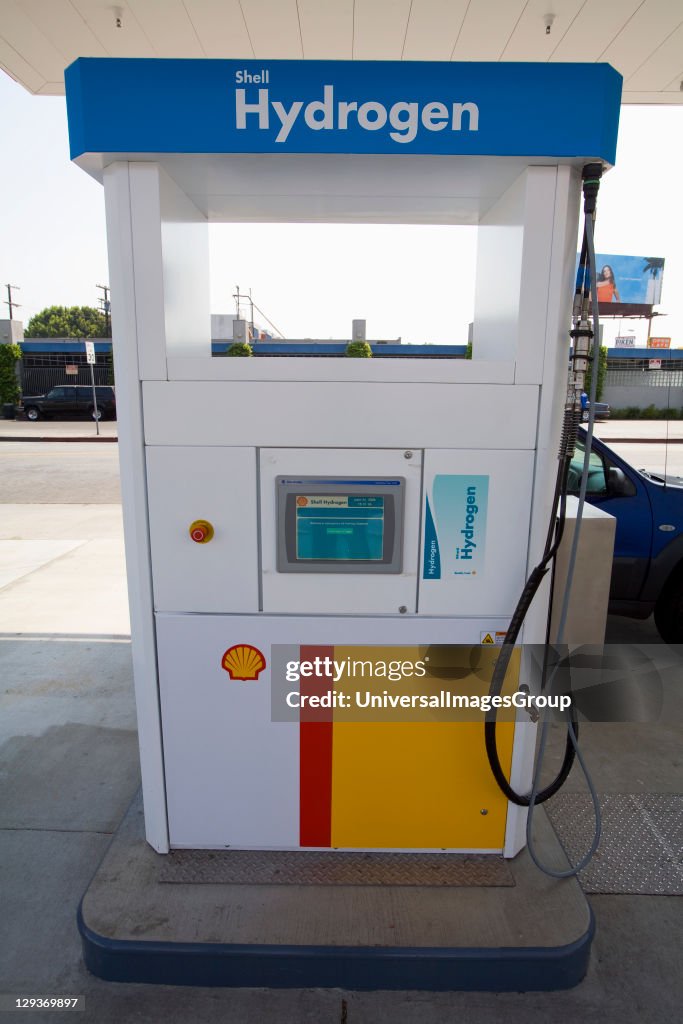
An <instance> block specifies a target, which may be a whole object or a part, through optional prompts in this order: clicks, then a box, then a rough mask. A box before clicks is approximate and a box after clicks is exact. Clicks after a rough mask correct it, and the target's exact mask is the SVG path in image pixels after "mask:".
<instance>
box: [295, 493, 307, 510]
mask: <svg viewBox="0 0 683 1024" xmlns="http://www.w3.org/2000/svg"><path fill="white" fill-rule="evenodd" d="M296 503H297V505H298V506H299V508H303V507H304V506H305V505H308V498H307V497H306V496H305V495H304V494H300V495H299V497H298V498H297V499H296Z"/></svg>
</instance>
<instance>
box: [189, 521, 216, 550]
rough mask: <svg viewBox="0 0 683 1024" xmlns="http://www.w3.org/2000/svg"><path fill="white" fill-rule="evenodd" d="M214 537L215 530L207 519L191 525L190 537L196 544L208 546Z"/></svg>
mask: <svg viewBox="0 0 683 1024" xmlns="http://www.w3.org/2000/svg"><path fill="white" fill-rule="evenodd" d="M213 535H214V528H213V526H212V525H211V523H210V522H209V521H208V520H207V519H195V521H194V522H193V523H192V524H191V525H190V537H191V538H192V540H193V541H194V542H195V544H208V543H209V541H210V540H212V539H213Z"/></svg>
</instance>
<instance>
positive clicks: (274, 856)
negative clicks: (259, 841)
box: [159, 850, 515, 887]
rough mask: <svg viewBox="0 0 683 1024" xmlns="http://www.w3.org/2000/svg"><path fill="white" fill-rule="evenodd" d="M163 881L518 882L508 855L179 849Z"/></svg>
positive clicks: (166, 860)
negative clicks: (509, 863)
mask: <svg viewBox="0 0 683 1024" xmlns="http://www.w3.org/2000/svg"><path fill="white" fill-rule="evenodd" d="M159 881H160V882H164V883H171V884H183V885H202V884H203V885H419V886H425V885H427V886H439V885H448V886H460V887H465V886H514V884H515V883H514V879H513V876H512V874H511V872H510V869H509V867H508V865H507V864H506V862H505V861H504V860H503V859H502V857H498V856H495V855H465V854H451V853H339V852H336V851H330V852H329V853H327V852H325V851H322V852H317V851H316V852H313V851H307V850H303V851H297V850H294V851H273V850H226V851H224V850H218V851H207V850H176V851H175V852H173V853H170V854H169V855H168V856H167V857H165V858H164V863H163V866H162V868H161V871H160V874H159Z"/></svg>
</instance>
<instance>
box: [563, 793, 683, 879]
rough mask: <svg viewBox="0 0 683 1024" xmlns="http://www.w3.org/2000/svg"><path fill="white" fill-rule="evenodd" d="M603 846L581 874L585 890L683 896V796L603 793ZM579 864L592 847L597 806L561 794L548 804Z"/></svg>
mask: <svg viewBox="0 0 683 1024" xmlns="http://www.w3.org/2000/svg"><path fill="white" fill-rule="evenodd" d="M600 807H601V809H602V819H603V829H602V838H601V841H600V846H599V847H598V850H597V852H596V854H595V856H594V857H593V859H592V861H591V862H590V864H589V865H588V866H587V868H586V869H585V870H584V871H582V872H581V874H580V875H579V880H580V882H581V885H582V887H583V889H584V891H585V892H595V893H634V894H642V895H650V896H657V895H663V896H680V895H683V795H682V794H680V793H603V794H601V795H600ZM545 808H546V810H547V812H548V817H549V818H550V821H551V823H552V825H553V827H554V829H555V831H556V832H557V835H558V837H559V839H560V842H561V843H562V845H563V847H564V849H565V851H566V853H567V856H568V857H569V858H570V860H571V861H572V863H573V864H575V863H576V862H577V861H578V860H579V859H580V857H581V856H582V855H583V853H585V851H586V850H587V849H588V847H589V846H590V843H591V840H592V836H593V828H594V817H593V804H592V802H591V800H590V797H589V796H588V795H584V794H583V793H560V794H559V795H558V796H557V797H556V798H555V799H553V800H552V801H549V802H548V803H547V804H545Z"/></svg>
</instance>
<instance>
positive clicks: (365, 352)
mask: <svg viewBox="0 0 683 1024" xmlns="http://www.w3.org/2000/svg"><path fill="white" fill-rule="evenodd" d="M345 354H346V355H347V356H351V358H354V359H371V358H372V349H371V348H370V346H369V344H368V343H367V341H350V342H349V343H348V345H347V346H346V353H345Z"/></svg>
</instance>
